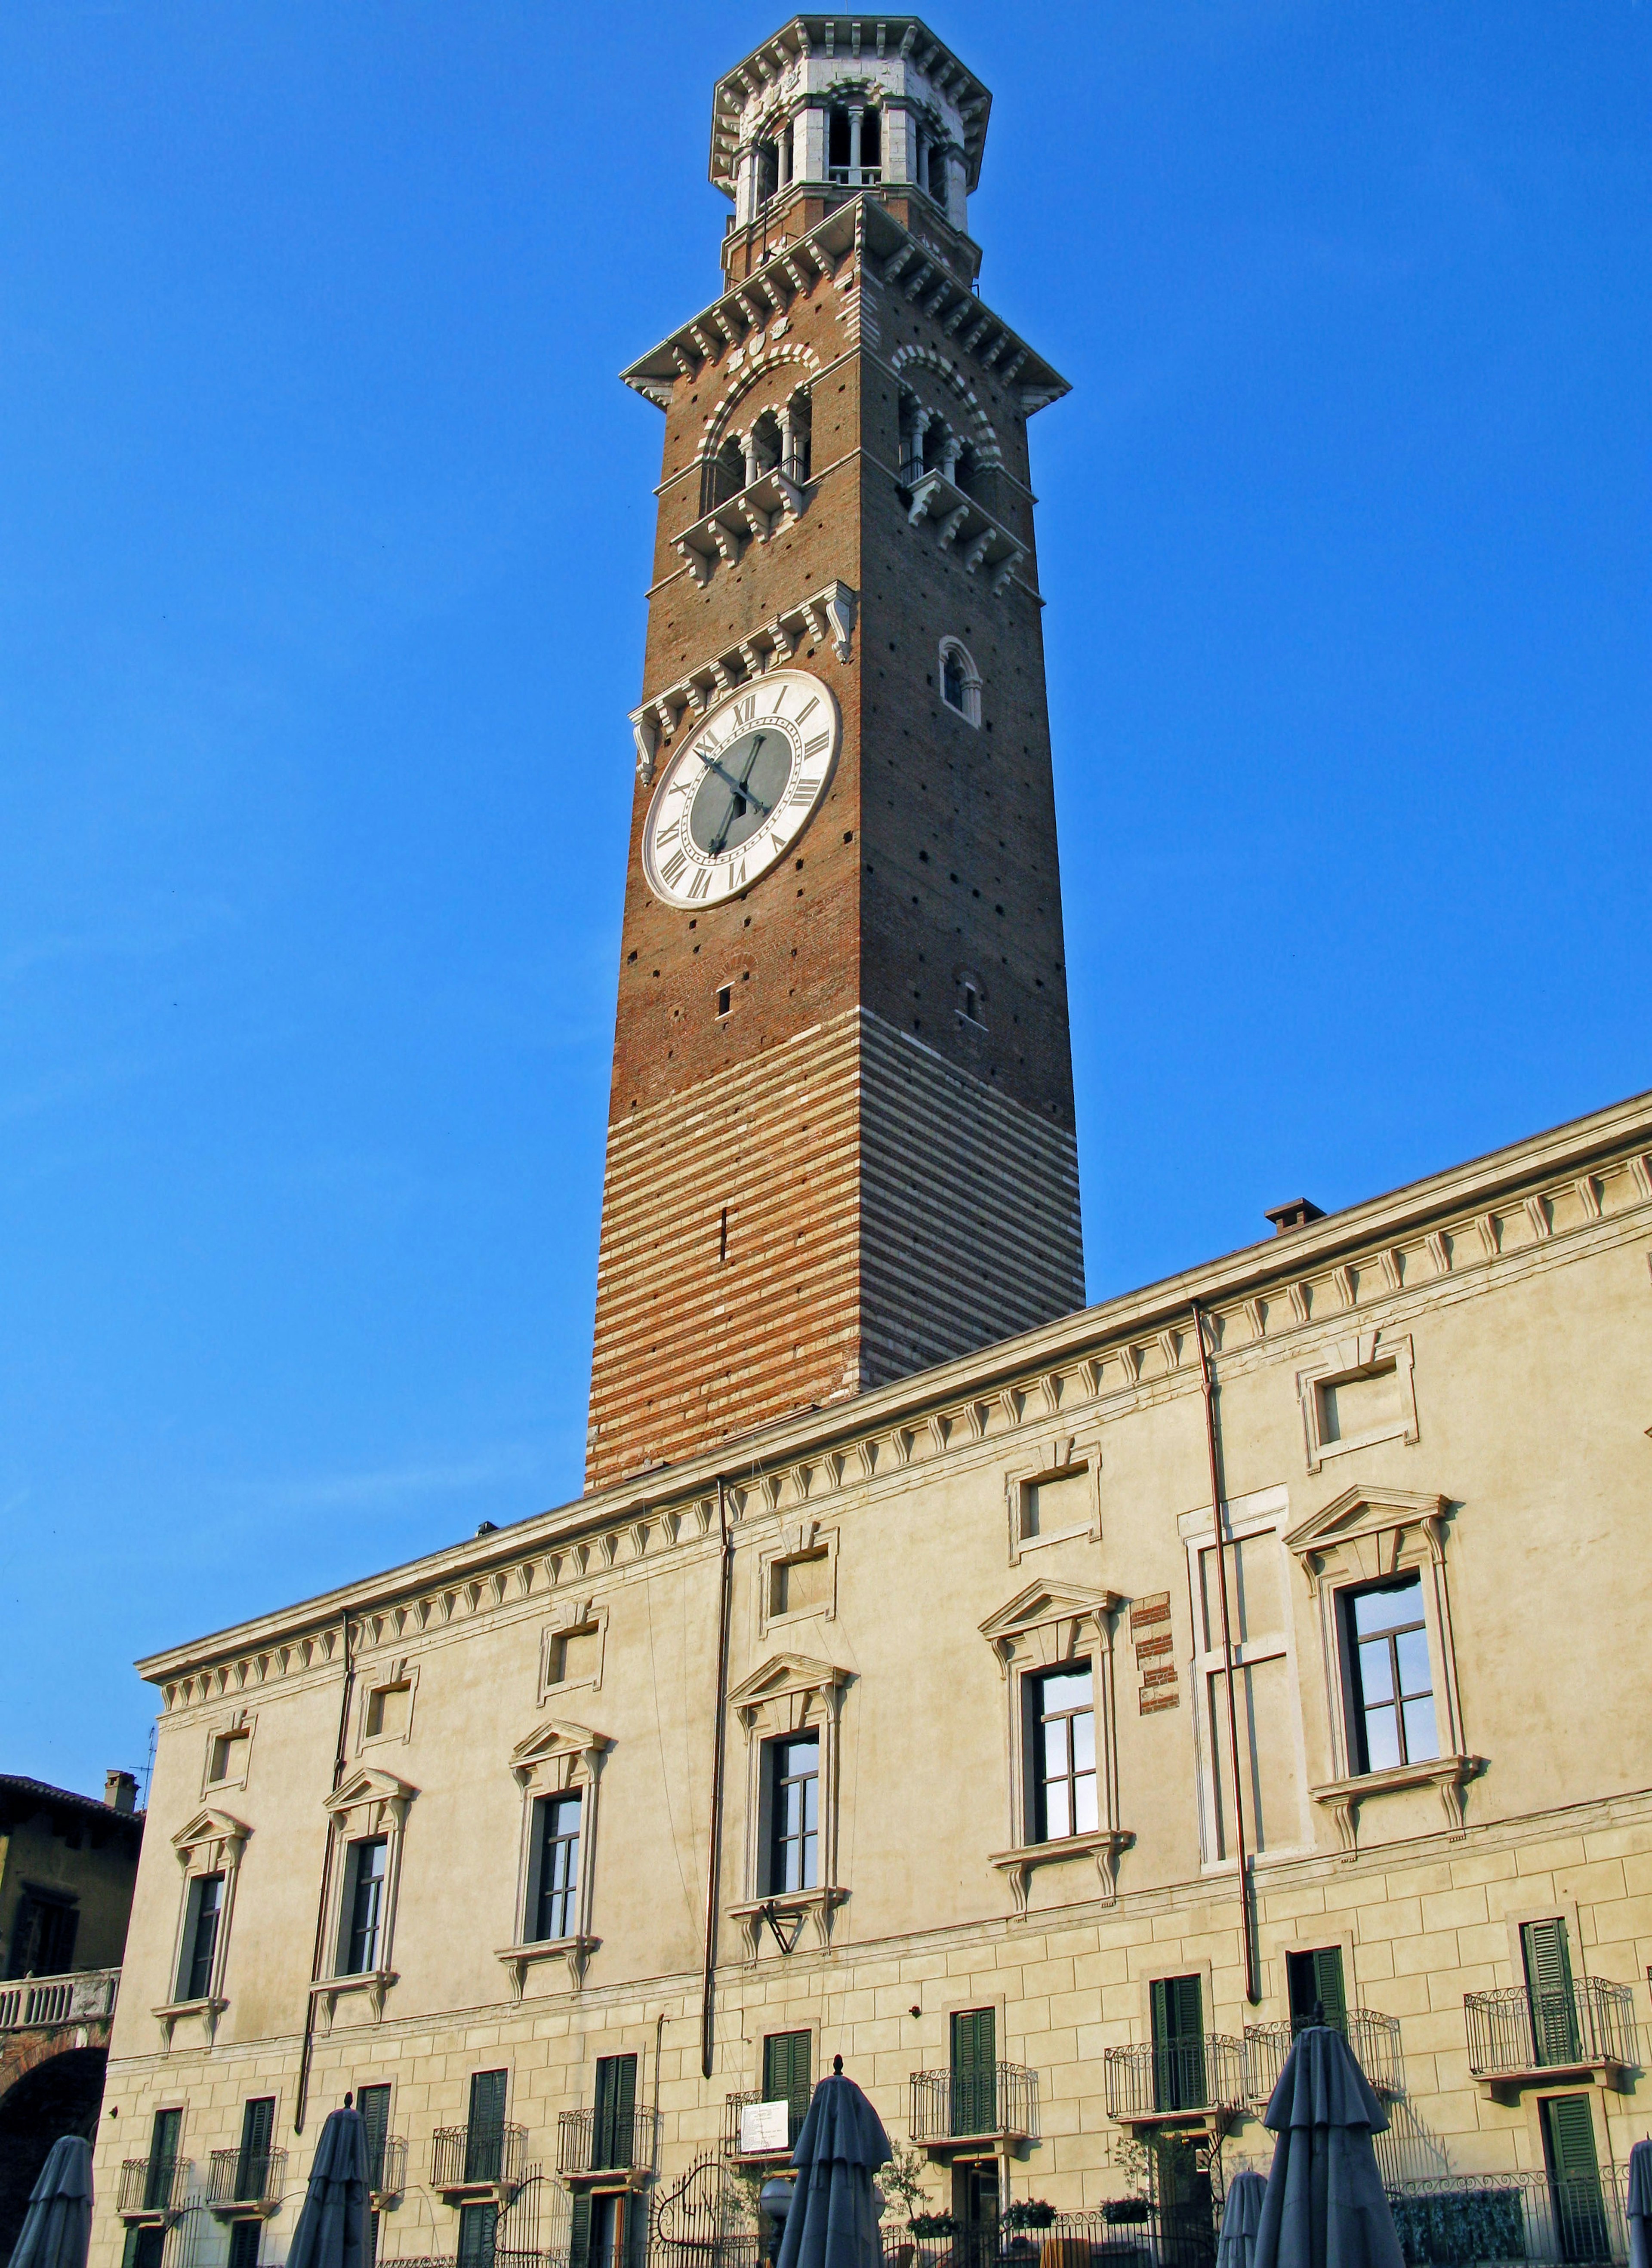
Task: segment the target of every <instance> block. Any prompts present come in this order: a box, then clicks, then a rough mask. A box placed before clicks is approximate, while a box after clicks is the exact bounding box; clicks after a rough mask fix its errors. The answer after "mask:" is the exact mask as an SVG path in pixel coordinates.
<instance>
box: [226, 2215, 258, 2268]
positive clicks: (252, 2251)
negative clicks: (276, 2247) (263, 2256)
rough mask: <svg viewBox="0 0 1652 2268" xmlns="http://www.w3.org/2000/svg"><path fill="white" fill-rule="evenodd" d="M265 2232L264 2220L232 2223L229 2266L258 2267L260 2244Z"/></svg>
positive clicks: (234, 2267) (235, 2221)
mask: <svg viewBox="0 0 1652 2268" xmlns="http://www.w3.org/2000/svg"><path fill="white" fill-rule="evenodd" d="M263 2233H264V2224H263V2222H262V2220H232V2222H231V2223H230V2257H229V2268H258V2246H259V2241H260V2239H261V2238H262V2235H263Z"/></svg>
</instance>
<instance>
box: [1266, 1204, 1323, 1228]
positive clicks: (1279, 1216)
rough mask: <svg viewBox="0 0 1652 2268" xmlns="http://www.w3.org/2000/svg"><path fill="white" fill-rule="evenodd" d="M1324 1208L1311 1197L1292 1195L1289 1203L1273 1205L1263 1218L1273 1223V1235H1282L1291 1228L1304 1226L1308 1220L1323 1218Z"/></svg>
mask: <svg viewBox="0 0 1652 2268" xmlns="http://www.w3.org/2000/svg"><path fill="white" fill-rule="evenodd" d="M1324 1217H1325V1208H1324V1205H1316V1204H1315V1203H1314V1201H1313V1199H1312V1198H1311V1197H1293V1198H1292V1199H1291V1201H1290V1203H1289V1204H1282V1205H1273V1206H1271V1207H1270V1208H1269V1211H1268V1212H1267V1214H1266V1216H1265V1218H1266V1219H1269V1220H1271V1221H1272V1224H1273V1233H1274V1235H1275V1236H1284V1235H1286V1234H1287V1233H1288V1232H1289V1231H1290V1230H1291V1229H1293V1228H1306V1227H1307V1226H1308V1224H1309V1221H1310V1220H1324Z"/></svg>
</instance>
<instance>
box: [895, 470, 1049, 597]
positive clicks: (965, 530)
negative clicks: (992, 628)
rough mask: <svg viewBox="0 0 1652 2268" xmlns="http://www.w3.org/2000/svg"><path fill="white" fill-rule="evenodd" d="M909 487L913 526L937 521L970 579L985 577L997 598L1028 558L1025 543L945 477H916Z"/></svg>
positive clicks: (946, 546) (942, 540) (943, 543)
mask: <svg viewBox="0 0 1652 2268" xmlns="http://www.w3.org/2000/svg"><path fill="white" fill-rule="evenodd" d="M903 485H904V486H905V488H906V492H907V494H908V495H909V496H910V497H911V504H909V505H908V506H907V512H906V517H907V520H908V523H909V525H911V526H913V527H916V526H917V524H918V521H919V520H922V519H928V520H933V522H934V524H935V527H936V528H937V529H938V531H939V534H938V544H939V548H940V549H941V550H942V551H955V552H956V554H957V556H958V557H959V558H960V559H962V562H963V564H964V571H965V572H966V573H967V574H970V575H975V574H980V573H985V578H986V586H987V588H988V590H989V591H991V592H992V594H993V596H994V597H996V596H997V595H998V594H999V593H1000V592H1001V591H1002V590H1003V589H1004V587H1005V585H1007V583H1008V581H1009V578H1010V577H1011V576H1012V575H1013V574H1014V572H1015V571H1016V569H1017V568H1018V567H1019V566H1020V565H1021V562H1022V561H1023V560H1024V559H1025V558H1026V556H1027V546H1026V545H1025V544H1024V543H1023V542H1022V541H1021V538H1020V537H1019V536H1017V535H1012V534H1011V533H1010V531H1009V529H1008V528H1007V527H1005V525H1004V523H1003V522H1002V520H999V519H993V517H992V513H991V512H988V511H987V510H986V508H985V505H984V504H977V502H976V500H975V498H974V497H972V496H970V495H969V494H968V493H967V492H966V491H965V490H962V489H961V488H960V487H959V486H958V485H957V483H956V482H955V481H949V480H948V478H947V475H945V473H943V472H933V473H914V474H912V475H911V477H910V480H908V481H907V482H903Z"/></svg>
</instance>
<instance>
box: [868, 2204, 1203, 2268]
mask: <svg viewBox="0 0 1652 2268" xmlns="http://www.w3.org/2000/svg"><path fill="white" fill-rule="evenodd" d="M1156 2235H1157V2228H1156V2221H1155V2220H1154V2214H1153V2210H1152V2207H1151V2206H1149V2205H1144V2207H1143V2212H1142V2216H1141V2221H1140V2223H1139V2224H1137V2223H1133V2222H1132V2223H1120V2222H1116V2221H1112V2220H1108V2219H1107V2218H1106V2217H1105V2216H1104V2215H1103V2214H1102V2213H1058V2214H1057V2215H1056V2216H1055V2218H1054V2220H1051V2221H1050V2222H1048V2223H1047V2224H1045V2225H1044V2226H1043V2227H1041V2228H1005V2227H1004V2226H1003V2225H1002V2223H1001V2222H997V2221H987V2222H983V2223H980V2224H978V2225H977V2226H975V2227H973V2228H970V2227H960V2228H957V2229H956V2230H955V2232H954V2233H953V2234H952V2235H948V2236H919V2237H914V2236H913V2235H912V2234H911V2230H910V2229H908V2228H906V2227H905V2226H904V2224H903V2223H902V2222H899V2221H895V2220H886V2221H885V2222H884V2224H883V2228H882V2229H881V2237H882V2246H883V2268H1043V2264H1044V2262H1045V2261H1048V2262H1050V2263H1051V2268H1153V2264H1154V2259H1155V2252H1156V2257H1157V2261H1158V2263H1159V2268H1177V2264H1178V2259H1179V2256H1178V2254H1177V2253H1176V2250H1175V2248H1173V2247H1171V2248H1167V2247H1165V2246H1163V2245H1156V2246H1155V2237H1156ZM1209 2258H1210V2249H1209V2247H1208V2246H1207V2247H1206V2256H1205V2260H1204V2263H1203V2268H1209Z"/></svg>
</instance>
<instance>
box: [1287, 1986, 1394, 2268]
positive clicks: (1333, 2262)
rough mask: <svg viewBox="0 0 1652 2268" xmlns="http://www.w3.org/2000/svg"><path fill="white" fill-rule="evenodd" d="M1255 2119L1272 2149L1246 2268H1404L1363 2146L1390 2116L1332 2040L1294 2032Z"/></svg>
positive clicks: (1320, 2033)
mask: <svg viewBox="0 0 1652 2268" xmlns="http://www.w3.org/2000/svg"><path fill="white" fill-rule="evenodd" d="M1262 2117H1263V2123H1264V2124H1265V2125H1267V2126H1270V2127H1272V2130H1273V2132H1274V2133H1275V2134H1276V2135H1277V2136H1278V2138H1279V2139H1278V2140H1277V2141H1276V2142H1275V2143H1274V2146H1273V2169H1272V2172H1271V2173H1270V2174H1269V2176H1268V2186H1267V2194H1266V2196H1265V2198H1263V2200H1262V2223H1261V2227H1260V2228H1258V2229H1257V2235H1256V2250H1255V2255H1254V2258H1253V2262H1252V2268H1404V2261H1405V2255H1404V2254H1403V2253H1402V2251H1401V2250H1400V2243H1399V2238H1398V2235H1396V2234H1395V2230H1394V2216H1393V2214H1392V2213H1390V2211H1389V2205H1388V2199H1387V2198H1386V2197H1385V2196H1384V2195H1383V2180H1382V2176H1381V2175H1380V2174H1379V2173H1378V2171H1377V2165H1376V2153H1375V2150H1374V2149H1373V2148H1372V2147H1371V2137H1372V2135H1373V2134H1381V2133H1383V2132H1384V2131H1385V2130H1386V2128H1387V2125H1388V2113H1387V2112H1386V2111H1385V2110H1383V2106H1382V2104H1381V2103H1380V2102H1378V2101H1377V2099H1376V2097H1375V2095H1374V2094H1373V2093H1372V2092H1371V2088H1370V2086H1369V2084H1368V2081H1367V2079H1366V2076H1365V2073H1363V2072H1362V2071H1361V2069H1360V2066H1359V2065H1358V2064H1357V2063H1356V2062H1355V2061H1354V2059H1353V2052H1352V2051H1351V2050H1350V2048H1349V2046H1348V2043H1347V2042H1346V2040H1345V2039H1344V2038H1343V2036H1342V2035H1341V2033H1340V2032H1339V2031H1333V2030H1332V2029H1331V2026H1330V2025H1329V2024H1309V2026H1308V2027H1307V2028H1306V2029H1304V2030H1302V2031H1300V2032H1298V2034H1297V2035H1296V2038H1295V2041H1294V2044H1293V2046H1292V2048H1291V2051H1290V2054H1289V2055H1288V2056H1287V2058H1286V2060H1285V2068H1284V2070H1283V2071H1282V2072H1281V2073H1280V2083H1279V2085H1278V2086H1277V2087H1276V2088H1274V2090H1273V2093H1272V2096H1271V2097H1270V2098H1269V2101H1268V2107H1267V2109H1266V2110H1265V2111H1264V2112H1263V2114H1262Z"/></svg>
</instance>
